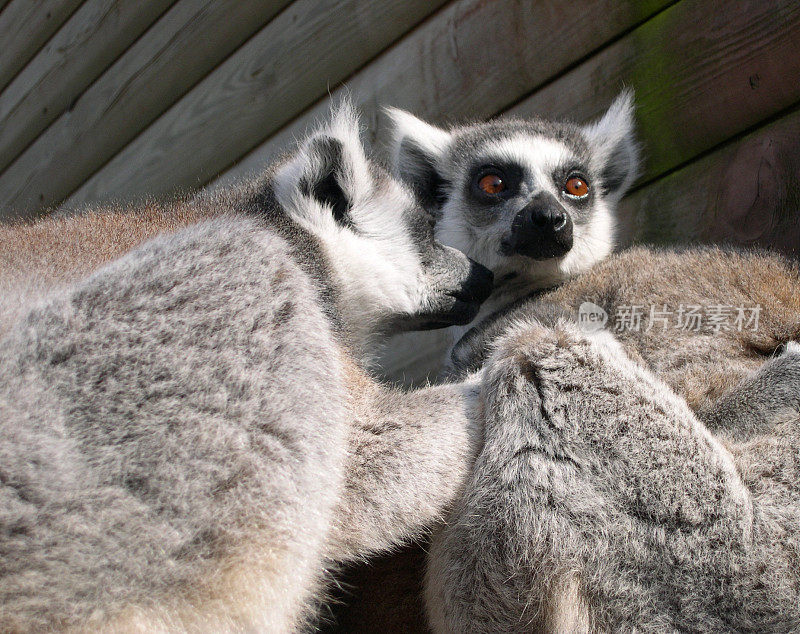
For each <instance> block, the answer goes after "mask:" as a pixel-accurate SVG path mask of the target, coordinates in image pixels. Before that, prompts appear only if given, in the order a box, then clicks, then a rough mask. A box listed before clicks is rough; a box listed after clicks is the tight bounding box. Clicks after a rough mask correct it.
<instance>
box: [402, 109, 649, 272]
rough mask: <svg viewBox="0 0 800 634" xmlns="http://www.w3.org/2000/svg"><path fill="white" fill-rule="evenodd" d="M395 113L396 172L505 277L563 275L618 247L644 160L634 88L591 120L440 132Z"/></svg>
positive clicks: (444, 229) (468, 249)
mask: <svg viewBox="0 0 800 634" xmlns="http://www.w3.org/2000/svg"><path fill="white" fill-rule="evenodd" d="M390 116H391V117H392V118H393V120H394V125H395V137H394V155H393V160H394V167H395V170H396V173H397V175H398V176H399V177H400V178H401V179H402V180H403V181H404V182H406V183H407V184H408V185H409V186H411V187H412V188H413V189H414V190H415V191H416V193H417V194H418V195H419V197H420V198H421V199H422V200H423V201H424V203H425V204H426V207H427V208H428V210H429V211H430V212H431V213H432V214H433V215H434V216H435V217H436V233H437V237H438V238H439V239H440V240H441V241H442V242H444V243H445V244H448V245H451V246H453V247H455V248H457V249H460V250H462V251H464V252H465V253H467V254H468V255H469V256H471V257H473V258H475V259H476V260H478V261H479V262H481V263H482V264H484V265H486V266H487V267H489V268H490V269H492V270H493V271H494V272H495V275H496V276H497V277H498V278H499V279H502V278H504V277H508V276H522V277H524V278H527V281H528V282H529V283H531V284H533V285H538V286H545V285H548V284H552V283H558V282H560V281H563V279H565V278H566V277H569V276H571V275H574V274H575V273H578V272H580V271H581V270H584V269H586V268H588V267H589V266H591V265H592V264H594V263H595V262H597V261H598V260H600V259H602V258H603V257H605V256H606V255H607V254H608V253H609V252H610V251H611V249H612V246H613V240H614V221H615V211H616V204H617V202H618V201H619V199H620V198H621V196H622V195H623V194H624V193H625V191H626V190H627V189H628V188H629V187H630V185H631V183H632V182H633V180H634V179H635V177H636V171H637V164H638V157H637V150H636V144H635V141H634V139H633V134H632V127H633V124H632V105H631V96H630V95H629V94H628V93H623V95H621V96H620V97H619V98H618V99H617V100H616V101H615V103H614V104H613V105H612V106H611V108H610V109H609V111H608V112H607V113H606V115H605V116H604V117H603V118H602V119H601V120H600V121H598V122H597V123H595V124H593V125H589V126H585V127H581V126H577V125H574V124H570V123H558V122H551V121H544V120H527V121H522V120H513V119H512V120H498V121H490V122H487V123H478V124H473V125H468V126H463V127H456V128H453V129H452V130H442V129H440V128H436V127H434V126H431V125H429V124H427V123H424V122H423V121H420V120H419V119H417V118H415V117H413V116H412V115H410V114H408V113H405V112H402V111H397V110H393V111H390Z"/></svg>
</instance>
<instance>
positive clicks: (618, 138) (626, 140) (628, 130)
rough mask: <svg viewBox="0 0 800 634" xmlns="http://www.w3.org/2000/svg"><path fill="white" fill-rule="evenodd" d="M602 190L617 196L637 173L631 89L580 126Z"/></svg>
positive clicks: (625, 189)
mask: <svg viewBox="0 0 800 634" xmlns="http://www.w3.org/2000/svg"><path fill="white" fill-rule="evenodd" d="M583 132H584V134H585V135H586V137H587V139H588V140H589V143H590V145H591V146H592V150H593V152H592V153H593V159H592V160H593V162H595V163H596V166H597V169H599V170H600V172H601V174H602V176H603V185H604V187H605V193H606V195H607V196H608V197H610V198H613V199H617V200H618V199H620V198H622V196H623V195H624V194H625V192H627V191H628V189H630V187H631V185H633V182H634V181H635V180H636V177H637V176H638V175H639V144H638V143H637V142H636V138H635V135H634V120H633V91H632V90H624V91H623V92H622V93H620V95H619V96H618V97H617V98H616V99H615V100H614V103H612V104H611V107H609V109H608V111H607V112H606V113H605V114H604V115H603V116H602V117H601V118H600V119H599V120H598V121H595V122H594V123H592V124H589V125H588V126H586V127H584V128H583Z"/></svg>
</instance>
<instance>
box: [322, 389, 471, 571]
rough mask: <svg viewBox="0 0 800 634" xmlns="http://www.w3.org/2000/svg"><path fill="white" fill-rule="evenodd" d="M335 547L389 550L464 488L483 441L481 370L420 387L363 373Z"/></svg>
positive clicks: (354, 554)
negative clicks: (397, 385)
mask: <svg viewBox="0 0 800 634" xmlns="http://www.w3.org/2000/svg"><path fill="white" fill-rule="evenodd" d="M352 387H353V388H354V389H353V391H352V416H353V419H352V422H353V424H352V426H351V438H350V442H349V455H348V460H347V464H346V467H345V485H344V489H343V492H342V498H341V501H340V504H339V505H338V508H337V512H336V514H335V518H334V526H333V528H332V535H331V540H330V544H331V555H332V557H333V558H334V559H336V560H339V561H344V560H349V559H353V558H358V557H363V556H364V555H365V554H367V553H370V552H378V551H381V550H386V549H388V548H391V547H393V546H397V545H398V544H400V543H402V542H403V541H406V540H409V539H411V538H413V537H415V536H418V535H420V534H422V533H424V532H425V531H427V530H430V529H431V528H432V527H433V526H434V525H435V524H436V523H437V522H438V521H440V520H442V518H443V517H444V515H445V513H446V511H447V510H449V508H450V506H451V505H452V504H453V503H454V502H455V500H456V499H457V498H458V496H459V495H460V494H461V492H462V491H463V489H464V486H465V484H466V481H467V479H468V477H469V475H470V473H471V468H472V464H473V462H474V460H475V457H476V455H477V453H478V451H479V450H480V445H481V442H482V433H481V428H480V425H479V422H478V408H479V405H478V397H479V393H480V381H479V375H472V376H470V377H468V378H467V379H466V380H465V381H464V382H461V383H454V384H446V385H439V386H432V387H425V388H422V389H418V390H413V391H402V390H399V389H394V388H388V387H385V386H382V385H379V384H376V383H375V382H373V381H369V380H357V381H356V382H355V383H354V385H352Z"/></svg>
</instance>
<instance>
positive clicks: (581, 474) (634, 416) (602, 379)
mask: <svg viewBox="0 0 800 634" xmlns="http://www.w3.org/2000/svg"><path fill="white" fill-rule="evenodd" d="M798 353H800V347H798V346H797V345H796V344H791V345H790V346H789V348H788V354H786V355H784V356H782V357H781V358H778V359H775V360H772V361H770V362H768V363H767V364H766V366H765V367H764V368H763V370H762V373H763V376H764V378H765V380H764V383H763V384H762V387H765V388H767V389H769V386H770V385H771V384H776V383H780V382H784V384H785V381H786V380H787V378H788V377H791V378H792V380H793V381H794V382H795V383H796V381H797V380H798V379H800V354H798ZM484 377H485V378H484V381H485V385H484V390H485V394H486V409H485V442H484V446H483V449H482V452H481V454H480V456H479V457H478V459H477V462H476V465H475V468H474V471H473V475H472V479H471V481H470V484H469V485H468V489H467V494H466V495H465V497H464V499H463V500H462V501H461V502H460V503H459V504H458V505H457V506H456V509H455V511H454V512H453V514H452V515H451V516H450V517H449V518H448V520H447V522H446V525H445V527H444V528H443V529H442V531H441V532H439V533H438V534H437V535H436V536H435V537H434V540H433V543H432V545H431V549H430V557H429V568H428V573H427V583H426V597H427V605H428V610H429V615H430V617H431V622H432V624H433V626H434V629H435V630H436V631H439V632H463V631H470V632H493V633H495V632H529V631H558V632H567V631H568V632H586V631H651V632H662V631H713V632H727V631H751V632H766V631H768V632H791V631H796V630H797V629H798V628H800V601H798V598H799V597H800V567H799V566H798V557H799V556H800V479H799V478H798V476H800V462H799V461H798V451H797V447H798V445H799V444H800V409H798V405H800V403H799V402H798V398H797V394H796V393H795V394H794V395H793V396H792V398H791V399H789V401H787V402H786V403H783V404H778V403H775V402H774V401H773V408H772V410H771V411H770V412H764V413H765V414H769V416H768V418H765V419H764V424H763V425H760V426H759V427H757V428H752V427H751V426H748V427H745V428H735V429H730V428H729V429H726V430H725V438H726V441H725V442H721V440H720V438H718V437H715V436H714V435H712V433H711V432H710V431H709V430H708V428H707V427H705V426H704V425H703V424H702V423H701V422H700V421H699V420H698V419H697V418H696V416H695V415H694V413H693V412H692V411H691V409H690V408H689V407H688V406H687V405H686V402H685V400H683V399H681V398H680V397H679V396H678V395H677V394H675V393H674V391H672V390H671V389H670V388H669V387H668V386H667V385H666V384H664V383H663V382H662V381H660V380H659V379H657V378H656V377H655V376H654V375H653V374H652V373H651V372H650V371H649V370H646V369H644V368H643V367H642V366H641V365H640V364H638V363H636V362H634V361H632V360H630V358H629V357H628V356H627V354H626V353H625V352H624V350H623V348H622V346H621V345H620V344H619V343H618V342H617V341H616V340H614V338H613V337H612V336H611V335H610V334H608V333H606V332H601V333H597V334H594V335H585V334H583V333H582V332H580V331H579V330H578V328H577V327H576V326H575V325H574V324H573V323H571V322H570V320H565V319H558V320H556V321H555V322H554V323H553V324H552V327H545V326H542V325H541V324H540V323H539V322H537V321H535V320H530V319H529V320H517V321H516V322H515V324H514V325H513V326H511V327H510V328H509V329H508V330H507V331H506V333H505V334H504V335H503V336H502V337H501V338H500V339H499V340H498V341H497V342H496V345H495V352H494V353H493V354H492V356H491V358H490V359H489V361H488V365H487V369H486V374H485V375H484ZM766 420H769V422H766Z"/></svg>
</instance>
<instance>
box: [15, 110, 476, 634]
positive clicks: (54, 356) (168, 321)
mask: <svg viewBox="0 0 800 634" xmlns="http://www.w3.org/2000/svg"><path fill="white" fill-rule="evenodd" d="M332 147H333V148H334V151H335V153H336V154H335V160H333V161H331V160H329V159H330V158H331V155H330V154H327V152H328V150H329V149H330V148H332ZM186 205H188V206H192V205H199V206H211V207H212V208H214V210H213V213H210V214H205V212H204V213H200V214H198V215H199V216H201V217H202V216H204V215H211V216H213V218H212V219H209V220H205V221H202V222H199V223H197V224H194V225H191V226H189V227H187V228H184V229H181V230H179V231H177V232H175V233H171V234H167V235H163V236H160V237H158V238H156V239H154V240H152V241H150V242H147V243H145V244H143V245H142V246H140V247H138V248H136V249H134V250H133V251H131V252H130V253H128V254H127V255H124V256H123V257H121V258H119V259H116V260H115V261H113V262H111V263H110V264H107V265H105V266H103V267H101V268H100V269H99V270H97V271H96V272H94V273H93V274H92V275H90V276H88V277H83V278H81V279H78V280H77V281H71V282H69V283H65V284H59V285H56V286H55V287H54V288H53V289H52V290H51V291H50V292H46V293H41V292H37V293H36V296H35V297H34V298H26V297H25V296H24V294H21V295H19V296H17V301H23V302H25V301H27V302H28V304H27V305H25V306H24V310H17V311H10V312H7V313H5V314H6V315H15V316H16V317H14V318H13V319H12V318H11V317H8V319H9V320H11V321H10V322H9V323H5V324H4V330H3V334H2V337H1V338H0V360H2V361H1V362H0V509H2V510H0V553H2V566H0V605H1V606H2V609H0V629H2V630H3V631H4V632H31V631H41V630H59V631H60V630H65V631H67V630H69V631H85V630H86V629H97V630H102V631H215V632H222V631H264V632H286V631H289V630H292V629H294V628H296V627H297V626H299V624H301V623H302V622H303V620H304V619H305V618H306V617H308V616H309V614H310V612H311V610H312V608H313V603H314V597H315V596H316V595H317V594H318V593H319V591H320V588H321V585H322V581H323V577H324V574H325V569H326V568H327V567H329V566H333V565H335V564H336V563H338V562H341V561H347V560H350V559H353V558H361V557H364V556H365V555H367V554H368V553H371V552H375V551H379V550H382V549H386V548H389V547H391V546H392V545H394V544H397V543H399V542H400V541H401V540H403V539H406V538H408V537H412V536H414V535H417V534H419V533H420V532H421V531H422V530H424V529H425V528H426V527H427V526H429V525H430V524H431V522H435V521H436V520H437V519H438V518H440V517H441V516H442V514H443V512H444V510H445V509H446V508H447V506H448V505H449V504H450V503H451V502H452V500H454V499H455V497H456V496H457V495H458V493H459V492H460V491H461V489H462V488H463V483H464V482H465V480H466V477H467V476H468V469H469V465H470V463H471V460H472V458H473V457H474V455H475V453H476V451H477V447H478V445H479V441H480V438H479V434H478V431H477V429H476V423H475V419H476V415H475V408H476V407H477V405H476V403H477V398H478V387H477V379H475V378H470V379H468V380H467V381H465V382H463V383H461V384H458V385H452V386H442V387H436V388H430V389H426V390H422V391H419V392H415V393H404V392H401V391H398V390H394V389H390V388H386V387H383V386H380V385H379V384H377V383H376V382H375V381H374V380H373V379H372V378H371V377H370V376H369V374H368V373H367V372H366V371H365V370H364V364H363V359H364V357H365V355H366V351H367V349H368V348H369V344H370V343H371V342H372V340H373V338H374V336H375V334H376V333H379V332H386V331H391V330H392V329H394V330H397V329H401V328H408V327H419V326H423V325H426V324H428V323H429V320H431V319H432V320H433V322H434V323H433V325H441V324H442V322H445V323H453V322H454V321H456V322H457V321H463V320H465V319H469V318H470V317H471V316H473V315H474V313H475V312H476V311H477V304H478V303H479V301H480V299H479V298H480V297H481V296H483V297H485V296H486V294H488V290H489V289H488V283H489V281H490V276H489V277H487V275H485V274H482V272H481V269H479V268H478V269H476V267H475V266H474V265H471V264H470V263H469V262H468V261H467V259H466V258H465V257H464V256H463V255H461V254H459V253H457V252H456V251H454V250H452V249H447V248H444V247H442V246H441V245H439V244H437V243H435V242H434V241H433V239H432V229H431V226H430V222H429V221H428V220H427V218H426V214H425V213H424V212H423V211H422V210H419V209H417V208H415V206H414V201H413V199H412V197H411V196H410V195H409V194H408V193H407V192H405V191H404V190H403V189H402V188H401V187H400V186H399V185H397V183H395V182H394V181H392V180H391V179H389V178H388V176H387V175H386V174H385V173H383V172H382V171H381V170H380V169H379V168H378V167H377V166H376V165H374V164H372V163H369V162H368V160H367V159H366V157H365V156H364V155H363V150H362V148H361V144H360V141H359V140H358V128H357V123H356V122H355V120H354V119H353V117H352V116H351V115H350V114H349V113H348V112H346V111H345V113H344V114H342V113H340V115H339V116H338V117H337V118H334V121H333V123H331V124H330V125H329V126H327V127H326V128H323V129H322V130H320V131H318V132H317V133H315V134H314V135H313V136H312V137H311V138H310V139H309V140H308V141H307V142H305V143H304V144H303V145H302V146H301V148H300V149H299V150H298V152H296V153H295V154H293V155H290V156H288V157H286V158H285V159H283V161H282V162H281V163H280V164H279V165H277V166H275V167H274V168H273V169H272V170H271V171H270V172H269V174H268V176H267V177H265V179H264V180H262V181H258V182H256V183H253V184H251V185H248V186H246V187H245V188H244V189H243V191H242V192H241V193H239V194H236V195H227V194H226V196H224V197H220V198H217V199H203V198H200V199H198V200H196V201H195V202H193V203H186V204H185V205H184V207H185V206H186ZM188 215H189V216H191V215H192V214H188ZM131 222H132V223H136V222H138V220H137V219H136V218H135V217H134V218H132V220H131ZM365 256H366V257H373V258H380V259H381V261H380V262H378V263H377V264H376V265H375V266H376V267H377V266H380V270H375V271H374V274H373V277H372V281H373V282H375V283H374V284H373V285H372V286H370V285H369V284H366V283H364V280H363V279H360V280H358V283H356V282H355V281H354V278H353V274H354V273H358V272H359V271H358V269H356V270H355V271H354V270H353V269H352V267H353V266H356V265H358V264H359V263H363V262H364V257H365ZM476 271H477V273H476ZM476 276H477V279H476ZM381 285H383V286H381ZM19 286H24V283H23V282H20V284H17V287H19ZM377 287H380V288H377ZM376 288H377V290H376ZM361 318H364V319H365V321H359V322H358V323H354V322H355V320H356V319H361Z"/></svg>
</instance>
